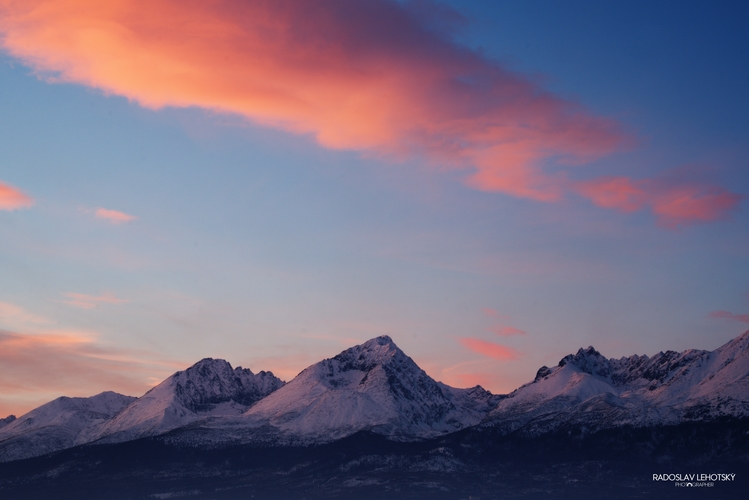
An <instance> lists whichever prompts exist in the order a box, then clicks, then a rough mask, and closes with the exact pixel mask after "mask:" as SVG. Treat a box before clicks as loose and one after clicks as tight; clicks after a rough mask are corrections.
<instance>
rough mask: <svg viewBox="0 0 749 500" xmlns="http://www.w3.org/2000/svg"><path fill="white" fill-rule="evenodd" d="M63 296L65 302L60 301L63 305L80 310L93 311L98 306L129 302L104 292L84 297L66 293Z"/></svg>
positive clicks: (82, 294)
mask: <svg viewBox="0 0 749 500" xmlns="http://www.w3.org/2000/svg"><path fill="white" fill-rule="evenodd" d="M63 296H64V297H65V298H66V299H67V300H61V301H59V302H62V303H63V304H67V305H69V306H74V307H80V308H81V309H94V308H96V307H98V305H99V304H124V303H127V302H130V301H129V300H127V299H120V298H118V297H116V296H115V295H114V294H112V293H109V292H104V293H102V294H101V295H86V294H84V293H74V292H66V293H64V294H63Z"/></svg>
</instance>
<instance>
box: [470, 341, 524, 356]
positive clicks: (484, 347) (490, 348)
mask: <svg viewBox="0 0 749 500" xmlns="http://www.w3.org/2000/svg"><path fill="white" fill-rule="evenodd" d="M458 340H459V342H460V343H461V344H462V345H463V347H466V348H468V349H470V350H471V351H473V352H476V353H478V354H481V355H482V356H486V357H489V358H494V359H499V360H502V361H506V360H513V359H519V358H520V353H519V352H518V351H516V350H515V349H512V348H511V347H507V346H503V345H499V344H495V343H493V342H487V341H485V340H481V339H475V338H461V339H458Z"/></svg>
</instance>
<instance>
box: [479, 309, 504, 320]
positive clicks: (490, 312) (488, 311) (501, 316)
mask: <svg viewBox="0 0 749 500" xmlns="http://www.w3.org/2000/svg"><path fill="white" fill-rule="evenodd" d="M481 312H483V313H484V314H485V315H486V316H489V317H490V318H499V319H510V317H509V316H507V315H505V314H500V313H499V312H497V310H495V309H492V308H490V307H484V308H483V309H481Z"/></svg>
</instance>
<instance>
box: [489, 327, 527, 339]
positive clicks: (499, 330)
mask: <svg viewBox="0 0 749 500" xmlns="http://www.w3.org/2000/svg"><path fill="white" fill-rule="evenodd" d="M489 331H490V332H492V333H496V334H497V335H501V336H502V337H510V336H512V335H527V332H525V331H523V330H520V329H518V328H515V327H512V326H504V325H496V326H492V327H490V328H489Z"/></svg>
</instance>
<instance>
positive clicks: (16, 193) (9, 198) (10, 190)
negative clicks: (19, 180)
mask: <svg viewBox="0 0 749 500" xmlns="http://www.w3.org/2000/svg"><path fill="white" fill-rule="evenodd" d="M32 205H34V200H33V199H32V198H31V197H29V196H28V195H26V194H25V193H24V192H23V191H21V190H20V189H18V188H15V187H13V186H11V185H9V184H5V183H4V182H1V181H0V210H18V209H20V208H29V207H31V206H32Z"/></svg>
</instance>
